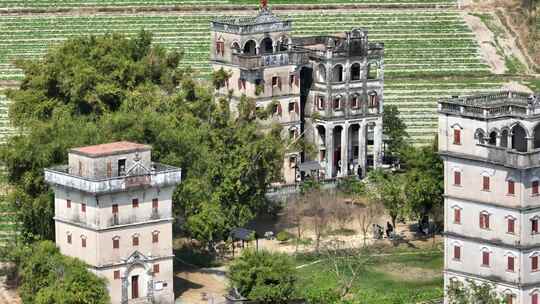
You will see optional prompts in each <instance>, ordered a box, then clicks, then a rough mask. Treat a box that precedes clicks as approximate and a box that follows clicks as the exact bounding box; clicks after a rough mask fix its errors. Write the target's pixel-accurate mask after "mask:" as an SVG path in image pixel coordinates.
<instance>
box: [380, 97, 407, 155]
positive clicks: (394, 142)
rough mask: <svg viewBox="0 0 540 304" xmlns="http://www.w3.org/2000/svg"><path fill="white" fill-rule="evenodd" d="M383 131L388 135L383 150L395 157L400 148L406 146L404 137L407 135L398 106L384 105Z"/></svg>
mask: <svg viewBox="0 0 540 304" xmlns="http://www.w3.org/2000/svg"><path fill="white" fill-rule="evenodd" d="M383 129H384V130H383V132H384V135H386V136H388V143H387V147H386V150H385V153H386V155H387V156H390V157H397V156H399V153H400V151H401V150H402V149H404V148H405V147H407V146H408V143H407V141H406V139H407V138H408V137H409V133H407V131H406V129H407V126H406V125H405V123H404V122H403V120H401V118H400V117H399V110H398V107H397V106H395V105H386V106H384V113H383Z"/></svg>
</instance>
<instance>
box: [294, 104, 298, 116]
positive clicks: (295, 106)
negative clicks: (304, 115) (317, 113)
mask: <svg viewBox="0 0 540 304" xmlns="http://www.w3.org/2000/svg"><path fill="white" fill-rule="evenodd" d="M298 112H299V110H298V102H295V103H294V113H296V114H298Z"/></svg>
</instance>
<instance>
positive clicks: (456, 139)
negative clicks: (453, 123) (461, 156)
mask: <svg viewBox="0 0 540 304" xmlns="http://www.w3.org/2000/svg"><path fill="white" fill-rule="evenodd" d="M454 145H461V130H459V129H454Z"/></svg>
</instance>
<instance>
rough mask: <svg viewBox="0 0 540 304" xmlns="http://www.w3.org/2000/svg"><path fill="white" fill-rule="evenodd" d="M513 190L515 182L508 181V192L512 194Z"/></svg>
mask: <svg viewBox="0 0 540 304" xmlns="http://www.w3.org/2000/svg"><path fill="white" fill-rule="evenodd" d="M515 193H516V192H515V183H514V181H508V194H510V195H514V194H515Z"/></svg>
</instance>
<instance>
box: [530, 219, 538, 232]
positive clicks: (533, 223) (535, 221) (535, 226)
mask: <svg viewBox="0 0 540 304" xmlns="http://www.w3.org/2000/svg"><path fill="white" fill-rule="evenodd" d="M531 226H532V227H531V228H532V229H531V230H532V233H538V219H533V220H531Z"/></svg>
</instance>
